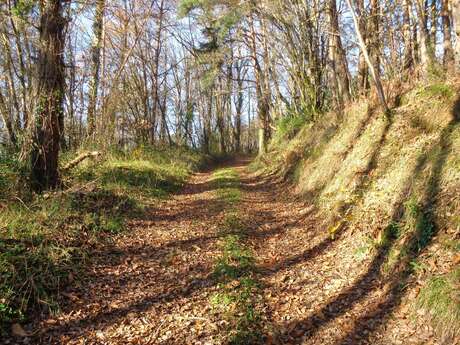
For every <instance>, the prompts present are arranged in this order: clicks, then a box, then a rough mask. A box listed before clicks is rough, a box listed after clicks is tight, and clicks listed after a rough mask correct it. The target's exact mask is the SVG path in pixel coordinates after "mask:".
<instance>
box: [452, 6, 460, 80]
mask: <svg viewBox="0 0 460 345" xmlns="http://www.w3.org/2000/svg"><path fill="white" fill-rule="evenodd" d="M452 18H453V20H454V33H455V49H454V58H455V70H456V71H459V72H460V0H452Z"/></svg>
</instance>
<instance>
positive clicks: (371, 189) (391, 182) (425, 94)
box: [254, 83, 460, 344]
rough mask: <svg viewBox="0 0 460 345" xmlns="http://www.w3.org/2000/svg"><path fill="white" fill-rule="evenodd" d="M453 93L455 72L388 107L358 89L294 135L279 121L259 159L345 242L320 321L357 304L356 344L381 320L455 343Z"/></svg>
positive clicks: (413, 338)
mask: <svg viewBox="0 0 460 345" xmlns="http://www.w3.org/2000/svg"><path fill="white" fill-rule="evenodd" d="M458 95H459V92H458V83H457V84H455V83H451V84H444V83H432V84H425V85H422V86H419V87H417V88H415V89H413V90H410V91H408V92H406V93H405V94H403V95H402V97H401V99H400V104H399V105H398V106H397V107H395V108H394V109H393V110H392V113H391V114H390V115H389V116H385V115H384V114H383V113H382V112H381V111H379V110H378V109H376V108H375V107H374V106H373V105H372V103H370V101H367V100H358V101H356V102H355V103H354V104H352V105H350V106H349V107H348V108H347V109H346V110H345V112H344V114H341V115H337V114H333V113H330V114H327V115H326V116H325V117H324V118H323V119H321V120H320V121H318V122H317V123H314V124H308V125H306V126H304V127H302V128H301V129H300V130H299V131H298V133H297V134H296V135H295V136H294V137H292V131H291V132H289V131H288V130H285V131H284V132H283V130H281V131H280V133H277V138H276V140H275V141H274V143H273V145H272V147H271V152H270V153H269V154H267V155H266V156H264V157H261V158H260V159H258V160H257V162H256V163H255V164H254V167H255V168H258V169H262V171H264V174H267V175H268V176H272V177H274V178H275V179H277V180H279V181H280V182H283V183H289V184H291V183H292V184H293V185H294V186H295V192H296V194H298V195H299V196H300V197H301V198H302V200H305V201H306V202H307V204H308V206H307V208H306V212H307V213H308V214H311V217H314V219H316V221H319V224H318V225H317V226H315V228H316V229H317V230H320V231H323V232H325V233H327V232H328V233H329V235H330V238H332V239H334V243H335V244H334V246H337V247H339V250H338V251H336V252H335V253H334V262H333V263H332V264H333V265H334V266H336V269H337V270H338V271H339V272H341V275H342V279H343V275H344V274H345V275H346V276H348V279H350V280H351V282H350V283H347V284H346V285H344V286H341V289H338V290H333V291H332V293H329V296H328V299H329V302H328V304H327V305H325V306H324V307H323V308H322V309H321V312H322V313H321V314H322V315H325V316H322V317H321V316H320V323H323V322H324V323H325V322H326V321H327V322H329V321H330V320H331V319H332V318H335V317H338V318H340V317H342V318H344V319H346V317H345V316H348V313H349V312H351V313H353V311H354V310H356V309H358V307H357V305H359V306H360V307H361V308H362V309H363V310H364V312H363V311H361V312H360V313H358V315H359V316H358V315H356V316H355V317H357V319H355V320H354V321H353V322H352V325H353V327H355V328H356V329H357V330H359V332H358V331H356V332H355V333H353V334H351V335H350V337H349V338H344V339H346V340H348V342H349V343H354V342H353V341H354V340H353V339H354V338H353V337H355V336H356V337H357V339H358V338H360V339H361V337H364V338H368V337H369V336H370V335H371V334H372V332H373V331H375V330H376V329H378V328H382V327H383V328H384V329H386V330H388V334H387V335H388V336H389V337H390V338H389V339H387V340H385V341H383V342H382V344H388V343H392V344H393V343H394V344H399V343H403V342H406V341H409V343H411V344H412V343H416V344H419V343H420V344H421V343H433V342H434V343H445V344H451V343H458V342H459V340H458V339H459V338H458V332H459V326H460V304H459V299H458V298H459V295H458V291H459V283H460V280H459V279H460V271H459V267H460V266H459V263H460V253H459V250H460V241H459V240H460V237H459V235H460V218H459V211H460V199H459V195H460V160H459V157H460V124H459V118H460V99H459V98H458V97H459V96H458ZM294 121H295V120H294ZM285 128H289V126H284V127H282V129H285ZM290 136H291V138H289V137H290ZM318 247H320V248H321V250H322V251H323V250H324V249H323V244H322V243H320V244H318ZM324 252H325V253H324V254H323V255H324V256H328V254H327V250H324ZM338 282H340V280H338ZM334 283H337V280H335V279H334V278H332V277H331V281H330V282H329V283H328V285H329V286H331V285H332V286H334ZM338 284H339V285H341V284H340V283H338ZM334 288H335V289H337V287H335V286H334ZM339 291H340V293H339ZM338 293H339V294H338ZM330 309H331V310H330ZM321 314H320V315H321ZM427 320H430V321H432V323H431V325H433V328H431V327H430V326H427V325H428V324H430V323H427ZM359 327H363V328H362V329H360V328H359ZM415 329H418V330H419V331H418V332H417V335H415V334H414V333H413V330H415ZM410 330H412V331H410ZM433 334H435V339H437V340H432V337H433ZM452 337H453V338H452ZM454 338H455V339H456V340H453V339H454ZM355 341H357V340H356V339H355Z"/></svg>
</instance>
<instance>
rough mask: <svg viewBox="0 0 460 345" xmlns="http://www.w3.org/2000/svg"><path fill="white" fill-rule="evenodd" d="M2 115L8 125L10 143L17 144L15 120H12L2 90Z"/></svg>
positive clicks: (0, 108) (0, 104) (0, 101)
mask: <svg viewBox="0 0 460 345" xmlns="http://www.w3.org/2000/svg"><path fill="white" fill-rule="evenodd" d="M0 116H1V117H2V120H3V123H4V125H5V127H6V131H7V132H8V137H9V139H10V143H11V145H13V146H16V145H17V138H16V133H15V131H14V128H13V121H11V115H10V114H9V111H8V108H7V106H6V102H5V98H4V97H3V94H2V93H1V90H0Z"/></svg>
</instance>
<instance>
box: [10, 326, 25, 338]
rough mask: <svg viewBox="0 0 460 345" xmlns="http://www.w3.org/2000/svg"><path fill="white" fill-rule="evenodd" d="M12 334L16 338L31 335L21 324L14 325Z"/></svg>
mask: <svg viewBox="0 0 460 345" xmlns="http://www.w3.org/2000/svg"><path fill="white" fill-rule="evenodd" d="M11 333H13V335H15V336H16V337H28V336H29V333H27V332H26V331H25V330H24V328H22V326H21V325H20V324H19V323H13V325H12V326H11Z"/></svg>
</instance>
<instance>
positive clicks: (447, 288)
mask: <svg viewBox="0 0 460 345" xmlns="http://www.w3.org/2000/svg"><path fill="white" fill-rule="evenodd" d="M459 286H460V268H457V269H455V270H454V271H452V272H451V273H449V274H445V275H440V276H435V277H432V278H431V279H429V280H428V282H427V284H426V285H425V286H424V287H423V288H422V290H421V291H420V295H419V297H418V301H417V306H418V307H419V308H423V309H425V310H427V311H428V312H429V314H430V316H431V317H432V319H433V321H434V323H435V325H436V326H437V327H438V329H439V330H440V331H441V332H442V333H443V334H444V335H447V336H449V337H455V336H457V335H459V334H460V289H459Z"/></svg>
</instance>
